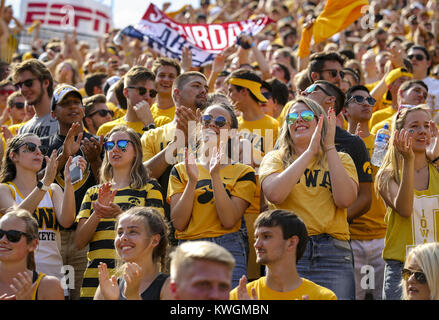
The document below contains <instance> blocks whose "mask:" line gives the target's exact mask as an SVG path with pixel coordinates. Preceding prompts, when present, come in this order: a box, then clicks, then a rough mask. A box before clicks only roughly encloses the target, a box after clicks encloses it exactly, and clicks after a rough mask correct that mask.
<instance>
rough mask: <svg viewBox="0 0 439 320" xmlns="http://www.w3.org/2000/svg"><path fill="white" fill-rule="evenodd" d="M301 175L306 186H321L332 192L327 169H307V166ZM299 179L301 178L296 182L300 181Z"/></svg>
mask: <svg viewBox="0 0 439 320" xmlns="http://www.w3.org/2000/svg"><path fill="white" fill-rule="evenodd" d="M303 176H304V179H305V184H306V186H307V187H308V188H316V187H322V188H328V189H329V191H331V192H332V188H331V177H330V175H329V171H322V170H320V169H318V170H309V169H308V168H306V170H305V172H304V173H303ZM301 180H302V178H300V179H299V181H298V182H297V183H300V181H301Z"/></svg>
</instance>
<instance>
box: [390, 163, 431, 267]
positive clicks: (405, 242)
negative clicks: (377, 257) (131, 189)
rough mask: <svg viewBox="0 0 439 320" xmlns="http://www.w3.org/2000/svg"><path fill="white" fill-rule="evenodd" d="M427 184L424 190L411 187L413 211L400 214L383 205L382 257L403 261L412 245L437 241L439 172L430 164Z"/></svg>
mask: <svg viewBox="0 0 439 320" xmlns="http://www.w3.org/2000/svg"><path fill="white" fill-rule="evenodd" d="M428 169H429V184H428V188H427V189H426V190H422V191H418V190H415V191H414V202H413V212H412V214H411V216H410V217H402V216H401V215H400V214H399V213H397V212H395V211H393V209H392V208H391V207H387V212H386V217H385V219H386V222H387V226H388V227H387V232H386V238H385V243H384V250H383V258H384V259H393V260H398V261H401V262H404V261H405V258H406V256H407V254H408V253H409V252H410V250H411V249H413V248H414V247H415V246H416V245H418V244H422V243H427V242H438V241H439V214H438V212H439V172H438V170H437V169H436V168H435V167H434V166H433V165H432V164H430V165H429V166H428Z"/></svg>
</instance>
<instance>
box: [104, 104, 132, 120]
mask: <svg viewBox="0 0 439 320" xmlns="http://www.w3.org/2000/svg"><path fill="white" fill-rule="evenodd" d="M106 104H107V107H108V109H110V110H111V111H113V112H114V116H113V120H114V119H119V118H122V117H123V116H124V115H125V114H126V113H127V111H126V110H124V109H122V108H119V107H118V106H116V105H115V104H114V103H113V102H111V101H107V103H106Z"/></svg>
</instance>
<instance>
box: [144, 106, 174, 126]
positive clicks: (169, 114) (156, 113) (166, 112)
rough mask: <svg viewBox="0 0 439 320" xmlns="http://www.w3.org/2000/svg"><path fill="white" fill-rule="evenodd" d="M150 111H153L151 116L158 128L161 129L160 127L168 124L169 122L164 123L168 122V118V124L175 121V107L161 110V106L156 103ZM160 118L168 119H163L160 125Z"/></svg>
mask: <svg viewBox="0 0 439 320" xmlns="http://www.w3.org/2000/svg"><path fill="white" fill-rule="evenodd" d="M150 110H151V115H152V117H153V119H154V122H155V123H156V126H157V127H160V126H162V125H164V124H166V123H167V122H164V121H165V120H166V118H167V119H168V120H169V121H168V122H171V121H172V120H174V116H175V106H173V107H171V108H167V109H161V108H159V106H158V104H157V102H156V103H154V104H153V105H152V106H151V108H150ZM160 116H164V117H166V118H162V120H161V121H160V123H157V122H156V118H158V117H160Z"/></svg>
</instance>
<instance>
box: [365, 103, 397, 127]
mask: <svg viewBox="0 0 439 320" xmlns="http://www.w3.org/2000/svg"><path fill="white" fill-rule="evenodd" d="M395 112H396V110H395V109H393V108H392V107H391V106H390V107H387V108H384V109H382V110H378V111H376V112H374V113H372V117H371V118H370V120H369V130H371V129H372V128H373V127H374V126H375V125H376V124H377V123H379V122H381V121H383V120H386V119H389V118H390V117H392V116H393V115H394V114H395Z"/></svg>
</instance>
